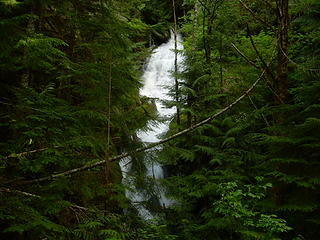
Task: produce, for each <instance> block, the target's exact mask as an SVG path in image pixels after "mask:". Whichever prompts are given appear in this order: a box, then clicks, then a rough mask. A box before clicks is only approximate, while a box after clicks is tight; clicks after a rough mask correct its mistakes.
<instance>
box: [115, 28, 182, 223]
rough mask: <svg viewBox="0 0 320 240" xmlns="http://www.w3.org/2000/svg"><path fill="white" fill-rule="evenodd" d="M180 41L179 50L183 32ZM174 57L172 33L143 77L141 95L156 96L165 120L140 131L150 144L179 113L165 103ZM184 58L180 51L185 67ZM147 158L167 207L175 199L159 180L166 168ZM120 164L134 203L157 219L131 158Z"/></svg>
mask: <svg viewBox="0 0 320 240" xmlns="http://www.w3.org/2000/svg"><path fill="white" fill-rule="evenodd" d="M177 41H178V44H177V49H178V50H182V49H183V46H182V44H181V36H180V35H178V36H177ZM174 59H175V53H174V36H173V33H172V32H171V37H170V39H169V41H168V42H167V43H164V44H162V45H160V46H159V47H158V48H156V49H155V50H154V52H153V53H152V54H151V56H150V58H149V59H148V62H147V63H146V68H145V70H144V74H143V76H142V80H143V81H144V85H143V88H142V89H141V90H140V95H142V96H146V97H149V98H152V99H155V104H156V107H157V111H158V117H159V119H162V120H163V121H161V122H159V123H157V124H154V123H153V122H152V121H150V122H148V123H147V126H148V130H147V131H138V132H137V136H138V137H139V138H140V139H141V141H142V142H144V143H146V144H148V143H152V142H157V141H159V140H160V138H159V137H160V136H161V135H163V134H165V133H166V132H167V131H168V129H169V124H170V121H171V119H172V117H173V116H174V114H175V112H176V108H175V107H172V108H168V107H166V106H165V105H164V104H163V103H162V100H173V98H172V97H170V96H169V88H173V87H174V78H173V77H172V72H173V71H174ZM182 61H183V58H182V56H181V55H180V54H178V67H179V68H181V67H182ZM179 68H178V69H179ZM160 149H161V147H158V150H160ZM147 154H148V153H147ZM147 157H148V156H147ZM147 160H148V159H145V162H144V164H145V166H146V168H147V172H146V176H147V177H152V178H153V179H154V180H155V186H154V188H155V189H156V190H155V192H157V193H158V194H157V195H158V201H159V203H160V205H161V206H164V207H167V206H169V205H170V204H172V203H173V201H172V200H171V199H169V198H167V197H166V196H165V189H164V188H163V187H162V186H161V185H160V183H159V180H160V179H161V178H163V177H164V172H163V168H162V166H161V165H160V164H159V163H158V162H157V161H147ZM120 167H121V170H122V173H123V184H124V185H125V186H127V187H128V189H127V190H126V197H127V198H128V199H130V201H131V203H132V204H133V205H134V206H135V208H136V209H137V210H138V212H139V214H140V216H141V217H142V218H143V219H146V220H148V219H153V218H154V216H153V214H152V213H151V212H150V211H148V210H147V209H146V208H145V207H144V206H143V204H142V203H143V202H145V201H147V200H148V198H147V196H146V193H145V192H143V190H141V189H137V188H136V187H135V186H134V184H133V182H134V177H133V176H130V175H129V174H128V172H130V169H131V167H132V164H131V158H126V159H123V160H122V161H120Z"/></svg>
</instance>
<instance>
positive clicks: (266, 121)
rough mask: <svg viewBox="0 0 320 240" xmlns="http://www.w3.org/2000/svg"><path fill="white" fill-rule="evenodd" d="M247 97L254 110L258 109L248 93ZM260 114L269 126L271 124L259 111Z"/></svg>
mask: <svg viewBox="0 0 320 240" xmlns="http://www.w3.org/2000/svg"><path fill="white" fill-rule="evenodd" d="M248 98H249V100H250V102H251V104H252V105H253V107H254V108H255V109H256V110H259V109H258V107H257V106H256V104H255V103H254V102H253V101H252V99H251V97H250V95H249V96H248ZM261 116H262V118H263V120H264V121H265V122H266V124H267V126H268V127H270V126H271V125H270V123H269V122H268V119H267V118H266V117H265V116H264V114H263V113H261Z"/></svg>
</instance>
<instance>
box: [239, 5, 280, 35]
mask: <svg viewBox="0 0 320 240" xmlns="http://www.w3.org/2000/svg"><path fill="white" fill-rule="evenodd" d="M239 2H240V3H241V5H242V6H243V7H244V8H245V9H246V10H248V11H249V12H250V13H251V15H252V16H253V17H254V18H255V19H257V20H258V21H259V22H261V23H262V24H264V25H266V26H267V27H269V28H270V29H271V30H272V31H274V27H273V26H272V25H271V24H270V23H268V22H267V21H266V20H264V19H262V18H261V17H259V16H258V15H257V14H256V13H255V12H254V11H253V10H252V9H251V8H249V7H248V6H247V5H246V4H245V3H244V2H243V1H242V0H239Z"/></svg>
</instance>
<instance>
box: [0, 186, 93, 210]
mask: <svg viewBox="0 0 320 240" xmlns="http://www.w3.org/2000/svg"><path fill="white" fill-rule="evenodd" d="M0 192H6V193H12V194H19V195H23V196H26V197H31V198H38V199H41V198H42V197H41V196H39V195H36V194H33V193H28V192H23V191H20V190H16V189H9V188H0ZM69 208H77V209H80V210H82V211H89V209H88V208H85V207H82V206H79V205H76V204H71V205H70V206H69Z"/></svg>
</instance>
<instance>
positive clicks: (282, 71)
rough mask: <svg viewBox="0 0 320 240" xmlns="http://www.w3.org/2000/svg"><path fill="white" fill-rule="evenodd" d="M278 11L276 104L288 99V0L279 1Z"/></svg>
mask: <svg viewBox="0 0 320 240" xmlns="http://www.w3.org/2000/svg"><path fill="white" fill-rule="evenodd" d="M276 2H277V8H278V9H277V10H278V56H277V58H278V66H277V76H276V81H275V87H276V93H277V95H278V97H277V98H276V100H275V102H276V104H281V103H285V102H286V101H287V98H288V45H289V40H288V26H289V4H288V0H277V1H276Z"/></svg>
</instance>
